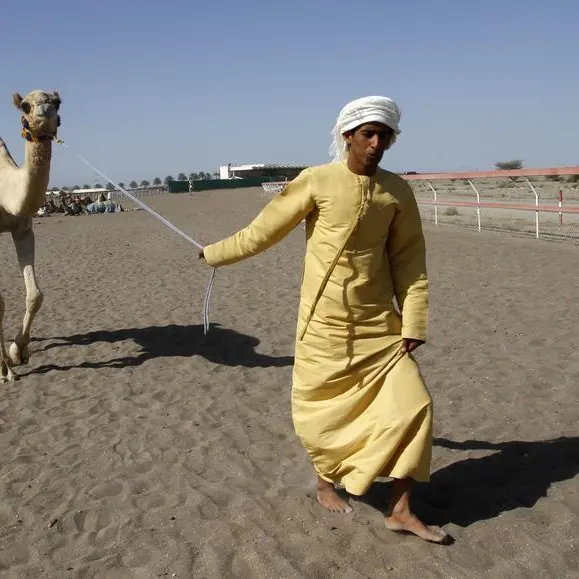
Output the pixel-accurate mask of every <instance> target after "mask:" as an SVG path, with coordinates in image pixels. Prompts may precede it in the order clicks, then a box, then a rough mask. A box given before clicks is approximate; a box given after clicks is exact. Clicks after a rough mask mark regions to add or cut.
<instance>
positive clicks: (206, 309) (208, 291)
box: [57, 139, 216, 334]
mask: <svg viewBox="0 0 579 579" xmlns="http://www.w3.org/2000/svg"><path fill="white" fill-rule="evenodd" d="M57 143H58V144H59V145H62V146H63V147H65V148H66V149H68V150H69V151H70V152H71V153H72V154H73V155H75V156H76V157H78V158H79V159H80V160H81V161H82V162H83V163H84V164H85V165H86V166H87V167H90V168H91V169H92V170H93V171H94V172H95V173H97V174H98V175H100V176H101V177H102V178H103V179H105V180H106V181H107V182H108V183H112V184H113V185H114V186H115V187H116V188H117V189H118V190H119V191H121V192H122V193H124V194H125V195H126V196H127V197H128V198H129V199H131V200H132V201H134V202H135V203H136V204H137V205H139V206H140V207H142V208H143V209H144V210H145V211H148V212H149V213H150V214H151V215H152V216H153V217H155V218H157V219H158V220H159V221H160V222H161V223H164V224H165V225H166V226H167V227H168V228H169V229H172V230H173V231H174V232H175V233H177V234H178V235H180V236H181V237H184V238H185V239H186V240H187V241H188V242H189V243H191V244H193V245H194V246H195V247H197V248H198V249H203V246H202V245H201V244H200V243H198V242H197V241H195V240H194V239H193V238H192V237H189V235H187V234H186V233H185V232H184V231H181V230H180V229H179V228H178V227H177V226H176V225H173V224H172V223H171V222H170V221H169V220H167V219H165V218H164V217H163V216H162V215H159V214H158V213H157V212H156V211H155V210H154V209H152V208H151V207H149V206H148V205H147V204H146V203H143V202H142V201H141V200H140V199H139V198H138V197H135V195H133V194H132V193H129V192H128V191H127V190H126V189H125V188H124V187H121V186H120V185H119V184H118V183H115V182H114V181H113V180H112V179H110V178H109V177H107V175H105V174H104V173H103V172H102V171H99V170H98V169H97V168H96V167H95V166H94V165H92V164H91V163H89V162H88V161H87V160H86V159H85V158H84V157H82V156H81V155H79V154H78V153H76V152H74V151H73V150H72V149H71V148H70V147H69V146H68V145H67V144H66V143H65V142H64V141H62V140H60V139H58V140H57ZM215 269H216V268H213V271H212V272H211V277H210V278H209V283H208V284H207V289H206V291H205V299H204V301H203V333H204V334H207V332H208V331H209V299H210V297H211V291H212V289H213V282H214V280H215Z"/></svg>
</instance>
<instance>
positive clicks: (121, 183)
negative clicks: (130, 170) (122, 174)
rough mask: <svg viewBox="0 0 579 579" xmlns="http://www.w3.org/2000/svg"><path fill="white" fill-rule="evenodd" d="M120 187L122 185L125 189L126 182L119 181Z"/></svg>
mask: <svg viewBox="0 0 579 579" xmlns="http://www.w3.org/2000/svg"><path fill="white" fill-rule="evenodd" d="M119 187H122V188H123V189H124V188H125V184H124V183H123V182H122V181H121V182H120V183H119Z"/></svg>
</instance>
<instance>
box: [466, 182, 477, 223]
mask: <svg viewBox="0 0 579 579" xmlns="http://www.w3.org/2000/svg"><path fill="white" fill-rule="evenodd" d="M468 184H469V185H470V186H471V187H472V189H473V191H474V192H475V193H476V220H477V224H478V231H479V233H480V194H479V192H478V190H477V188H476V187H475V186H474V185H473V184H472V181H471V180H470V179H468Z"/></svg>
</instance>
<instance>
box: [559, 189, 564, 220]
mask: <svg viewBox="0 0 579 579" xmlns="http://www.w3.org/2000/svg"><path fill="white" fill-rule="evenodd" d="M559 209H563V189H559ZM559 225H563V211H559Z"/></svg>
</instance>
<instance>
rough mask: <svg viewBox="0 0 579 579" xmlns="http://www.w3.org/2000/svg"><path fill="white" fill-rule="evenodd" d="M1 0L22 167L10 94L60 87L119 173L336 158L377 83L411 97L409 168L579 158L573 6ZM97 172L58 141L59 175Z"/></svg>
mask: <svg viewBox="0 0 579 579" xmlns="http://www.w3.org/2000/svg"><path fill="white" fill-rule="evenodd" d="M2 4H3V7H2V21H1V22H0V43H1V44H2V53H3V54H4V55H5V58H4V59H3V63H2V83H1V87H2V90H1V92H0V136H1V137H2V138H3V139H4V140H5V141H6V143H7V144H8V146H9V148H10V150H11V151H12V153H13V155H14V157H15V158H16V159H17V160H18V162H20V161H21V160H22V156H23V141H22V139H21V138H20V137H19V117H18V112H17V111H16V110H15V109H14V108H13V107H12V104H11V93H12V92H14V91H18V92H21V93H22V94H25V93H27V92H28V91H30V90H33V89H35V88H42V89H47V90H48V89H53V88H56V89H58V90H59V91H60V93H61V97H62V100H63V105H62V111H61V112H62V127H61V132H60V136H61V137H62V138H63V139H64V140H65V141H66V142H67V143H68V145H69V146H70V147H71V148H73V149H74V150H76V151H77V152H79V153H80V154H81V155H83V156H84V157H86V158H87V159H88V160H89V161H91V162H92V163H93V164H94V165H96V166H97V167H98V168H99V169H100V170H101V171H103V172H104V173H106V174H108V175H109V176H110V177H111V178H112V179H114V180H116V181H124V182H128V181H130V180H132V179H135V180H141V179H148V180H151V179H152V178H153V177H155V176H159V177H161V178H164V177H165V176H166V175H168V174H171V175H173V176H176V174H177V173H178V172H180V171H183V172H185V173H189V172H192V171H211V172H213V171H215V170H216V169H217V167H218V165H220V164H226V163H227V162H232V163H259V162H266V163H284V164H308V165H311V164H319V163H325V162H327V161H328V160H329V157H328V148H329V145H330V131H331V128H332V125H333V123H334V121H335V118H336V116H337V114H338V112H339V110H340V108H341V107H342V106H343V105H344V104H345V103H346V102H348V101H349V100H351V99H353V98H357V97H360V96H365V95H370V94H382V95H385V96H390V97H392V98H394V99H395V100H396V101H397V102H398V104H399V105H400V107H401V109H402V122H401V129H402V134H401V136H400V139H399V141H398V142H397V143H396V145H395V147H394V148H393V149H392V150H391V151H390V152H389V153H388V154H387V156H386V157H385V159H384V161H383V163H382V166H384V167H386V168H390V169H392V170H396V171H405V170H419V171H444V170H470V169H472V170H474V169H481V170H482V169H487V168H492V167H493V164H494V162H495V161H500V160H507V159H513V158H516V159H523V160H524V164H525V166H528V167H542V166H555V165H575V164H578V163H579V74H578V73H577V71H578V70H579V64H578V60H577V59H578V57H579V35H578V34H577V23H578V22H579V3H578V2H575V1H572V0H554V1H552V2H545V1H539V0H528V1H526V2H523V0H519V1H515V0H510V1H509V0H503V1H501V2H499V1H496V0H487V1H486V2H467V1H465V0H462V1H459V0H438V1H437V2H431V1H428V0H415V1H412V0H406V1H404V2H403V1H398V2H391V1H389V0H370V1H363V0H360V1H359V2H357V3H356V2H354V1H350V2H345V1H344V0H332V1H329V0H310V1H309V2H306V1H305V0H295V1H294V2H292V3H289V2H286V3H281V2H278V3H276V2H273V1H268V2H266V1H265V0H259V1H258V0H247V1H246V2H233V1H229V0H221V1H220V0H216V1H213V2H208V3H202V2H185V1H183V0H165V1H163V2H158V1H157V2H152V1H151V2H147V1H143V2H136V1H133V0H131V1H128V0H125V1H123V0H116V1H112V0H99V2H98V3H97V2H95V3H94V4H89V3H86V4H85V3H84V2H79V1H78V0H75V1H72V0H51V1H50V2H46V0H43V1H42V2H41V1H38V0H27V2H25V3H22V2H20V1H19V0H4V1H3V3H2ZM7 55H9V57H8V58H7ZM97 181H100V182H102V179H100V178H98V177H97V176H96V175H95V174H94V173H93V172H92V171H90V170H89V169H87V168H86V167H85V166H84V165H82V164H80V163H79V161H78V160H76V159H75V158H74V157H73V156H71V155H70V153H68V152H67V151H66V150H64V149H62V148H60V147H57V149H56V151H55V156H54V161H53V166H52V178H51V185H53V186H64V185H75V184H81V185H82V184H84V183H87V184H91V185H93V184H94V183H95V182H97Z"/></svg>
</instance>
